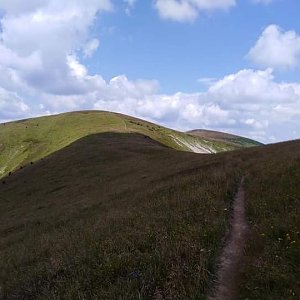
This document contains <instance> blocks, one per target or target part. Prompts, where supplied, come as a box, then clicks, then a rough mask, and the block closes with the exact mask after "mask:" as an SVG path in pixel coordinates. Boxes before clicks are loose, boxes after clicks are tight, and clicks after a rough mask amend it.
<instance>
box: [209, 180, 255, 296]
mask: <svg viewBox="0 0 300 300" xmlns="http://www.w3.org/2000/svg"><path fill="white" fill-rule="evenodd" d="M248 237H249V225H248V222H247V219H246V213H245V190H244V177H243V178H242V180H241V183H240V185H239V189H238V192H237V193H236V195H235V199H234V203H233V212H232V217H231V222H230V232H229V235H228V238H227V240H226V243H225V247H224V249H223V251H222V253H221V257H220V259H219V269H218V272H217V282H216V285H215V288H214V291H213V295H212V296H211V297H209V299H210V300H233V299H236V298H237V296H238V284H239V277H240V272H241V269H242V266H243V261H244V258H245V257H244V250H245V246H246V242H247V240H248Z"/></svg>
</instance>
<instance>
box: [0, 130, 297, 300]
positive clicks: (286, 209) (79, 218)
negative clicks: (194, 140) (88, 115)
mask: <svg viewBox="0 0 300 300" xmlns="http://www.w3.org/2000/svg"><path fill="white" fill-rule="evenodd" d="M299 174H300V141H294V142H288V143H282V144H277V145H271V146H262V147H255V148H250V149H244V150H239V151H233V152H226V153H219V154H216V155H201V154H194V153H188V152H182V151H176V150H174V149H172V148H170V147H166V146H165V145H163V144H161V143H159V142H157V141H155V140H152V139H150V138H146V137H145V135H141V134H137V133H136V134H132V133H131V134H128V133H102V134H93V135H89V136H85V137H83V138H81V139H79V140H77V141H76V142H74V143H72V144H70V145H69V146H67V147H65V148H63V149H61V150H59V151H57V152H55V153H53V154H51V155H49V156H47V157H45V158H44V159H43V160H40V161H37V162H36V163H34V164H32V165H31V164H30V165H28V166H26V167H25V168H23V169H21V170H18V171H16V172H15V173H13V174H12V175H11V176H7V177H5V178H3V179H2V184H1V185H0V199H1V201H0V236H1V238H0V286H1V290H0V291H1V294H0V298H3V299H207V297H208V295H209V294H210V293H211V290H212V287H213V283H214V280H215V278H216V277H215V276H216V275H215V274H216V270H217V268H218V257H219V255H220V252H221V249H222V247H223V245H224V236H226V232H227V231H228V227H229V220H230V214H231V207H232V201H233V197H234V193H235V191H236V189H237V184H238V182H239V181H240V179H241V177H242V176H243V175H245V176H246V179H245V194H246V202H247V208H246V214H247V218H248V220H249V223H250V227H251V237H250V238H249V241H248V245H247V248H246V249H245V251H246V257H247V259H246V261H245V262H244V264H245V265H244V268H243V272H242V276H241V278H240V296H239V297H240V298H241V299H299V298H300V286H299V278H300V261H299V253H300V234H299V232H300V218H299V215H300V188H299V182H300V177H299V176H300V175H299Z"/></svg>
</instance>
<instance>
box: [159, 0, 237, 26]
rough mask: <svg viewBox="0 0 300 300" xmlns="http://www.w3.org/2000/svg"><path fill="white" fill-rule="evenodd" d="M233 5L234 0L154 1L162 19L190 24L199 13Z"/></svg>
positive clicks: (224, 8)
mask: <svg viewBox="0 0 300 300" xmlns="http://www.w3.org/2000/svg"><path fill="white" fill-rule="evenodd" d="M235 4H236V1H235V0H156V1H155V4H154V6H155V8H156V10H157V11H158V13H159V15H160V17H161V18H163V19H170V20H174V21H178V22H191V21H194V20H195V19H196V18H197V17H198V15H199V13H200V12H201V11H212V10H217V9H222V10H227V9H229V8H230V7H232V6H235Z"/></svg>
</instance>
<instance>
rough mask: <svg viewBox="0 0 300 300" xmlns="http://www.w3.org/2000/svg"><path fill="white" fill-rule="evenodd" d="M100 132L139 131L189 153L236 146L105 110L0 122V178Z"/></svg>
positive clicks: (217, 150)
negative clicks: (82, 138)
mask: <svg viewBox="0 0 300 300" xmlns="http://www.w3.org/2000/svg"><path fill="white" fill-rule="evenodd" d="M101 132H123V133H127V132H128V133H129V132H136V133H140V134H144V135H146V136H148V137H150V138H152V139H154V140H156V141H158V142H160V143H162V144H164V145H166V146H168V147H171V148H174V149H177V150H183V151H190V152H199V153H212V152H219V151H221V150H222V151H224V150H228V149H232V148H233V147H228V146H227V144H226V143H224V142H223V141H213V142H210V140H209V139H206V138H205V139H204V138H201V137H197V136H192V135H189V134H186V133H182V132H178V131H175V130H171V129H168V128H165V127H162V126H159V125H156V124H153V123H149V122H146V121H143V120H139V119H136V118H133V117H130V116H126V115H121V114H116V113H110V112H103V111H81V112H72V113H65V114H60V115H55V116H47V117H40V118H34V119H28V120H21V121H17V122H11V123H6V124H0V178H1V177H3V176H4V175H5V174H8V173H9V172H10V171H13V170H15V169H17V168H18V167H20V166H22V165H26V164H28V163H30V162H34V161H37V160H38V159H41V158H43V157H45V156H47V155H49V154H50V153H53V152H55V151H57V150H59V149H62V148H64V147H65V146H67V145H69V144H70V143H72V142H74V141H76V140H78V139H79V138H81V137H84V136H87V135H89V134H93V133H101Z"/></svg>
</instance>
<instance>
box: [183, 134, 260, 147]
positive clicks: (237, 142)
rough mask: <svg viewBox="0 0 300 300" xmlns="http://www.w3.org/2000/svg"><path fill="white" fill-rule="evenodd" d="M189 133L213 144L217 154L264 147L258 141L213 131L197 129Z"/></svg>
mask: <svg viewBox="0 0 300 300" xmlns="http://www.w3.org/2000/svg"><path fill="white" fill-rule="evenodd" d="M187 133H188V134H191V135H194V136H197V137H200V138H202V139H204V140H206V139H207V140H208V143H211V146H212V147H214V148H216V149H217V150H218V151H217V152H220V151H228V150H236V149H241V148H249V147H255V146H261V145H262V144H261V143H259V142H257V141H254V140H251V139H248V138H245V137H241V136H237V135H234V134H229V133H225V132H219V131H213V130H205V129H195V130H191V131H188V132H187Z"/></svg>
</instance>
